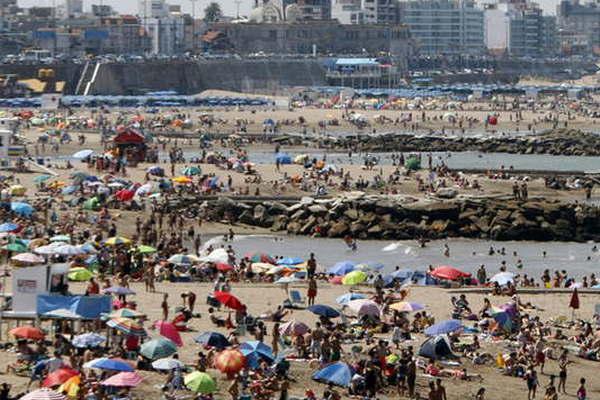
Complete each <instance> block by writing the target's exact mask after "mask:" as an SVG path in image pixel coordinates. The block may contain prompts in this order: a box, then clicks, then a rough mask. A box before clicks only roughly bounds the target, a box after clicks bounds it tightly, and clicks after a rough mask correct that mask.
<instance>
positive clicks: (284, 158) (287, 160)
mask: <svg viewBox="0 0 600 400" xmlns="http://www.w3.org/2000/svg"><path fill="white" fill-rule="evenodd" d="M275 161H277V162H279V164H291V163H292V157H290V155H289V154H286V153H277V154H276V155H275Z"/></svg>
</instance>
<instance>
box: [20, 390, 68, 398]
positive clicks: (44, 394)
mask: <svg viewBox="0 0 600 400" xmlns="http://www.w3.org/2000/svg"><path fill="white" fill-rule="evenodd" d="M19 400H67V397H66V396H65V395H63V394H61V393H58V392H56V391H54V390H51V389H48V388H41V389H37V390H34V391H33V392H29V393H27V394H26V395H25V396H23V397H21V398H20V399H19Z"/></svg>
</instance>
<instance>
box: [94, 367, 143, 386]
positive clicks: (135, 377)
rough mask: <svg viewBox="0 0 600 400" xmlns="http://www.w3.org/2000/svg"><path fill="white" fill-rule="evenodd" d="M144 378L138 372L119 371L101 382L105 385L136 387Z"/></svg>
mask: <svg viewBox="0 0 600 400" xmlns="http://www.w3.org/2000/svg"><path fill="white" fill-rule="evenodd" d="M143 380H144V378H142V377H141V376H140V374H138V373H137V372H135V371H133V372H119V373H118V374H116V375H113V376H111V377H110V378H108V379H105V380H103V381H102V382H100V384H101V385H103V386H114V387H136V386H137V385H139V384H140V383H142V381H143Z"/></svg>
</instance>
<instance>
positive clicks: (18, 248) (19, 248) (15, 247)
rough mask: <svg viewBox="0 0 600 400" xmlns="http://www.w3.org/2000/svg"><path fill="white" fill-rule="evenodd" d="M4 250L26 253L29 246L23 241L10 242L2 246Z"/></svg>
mask: <svg viewBox="0 0 600 400" xmlns="http://www.w3.org/2000/svg"><path fill="white" fill-rule="evenodd" d="M1 248H2V250H6V251H11V252H13V253H24V252H26V251H27V246H25V245H24V244H22V243H17V242H15V243H9V244H5V245H4V246H2V247H1Z"/></svg>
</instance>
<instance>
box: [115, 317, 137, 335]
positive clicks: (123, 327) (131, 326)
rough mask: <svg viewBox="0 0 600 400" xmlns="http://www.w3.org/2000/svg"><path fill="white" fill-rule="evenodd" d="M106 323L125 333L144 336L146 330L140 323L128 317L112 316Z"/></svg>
mask: <svg viewBox="0 0 600 400" xmlns="http://www.w3.org/2000/svg"><path fill="white" fill-rule="evenodd" d="M106 325H108V326H109V327H111V328H113V329H116V330H118V331H120V332H123V333H124V334H126V335H133V336H146V331H145V330H144V328H143V327H142V325H140V324H138V323H137V322H135V321H134V320H132V319H129V318H113V319H111V320H109V321H108V322H107V323H106Z"/></svg>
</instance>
